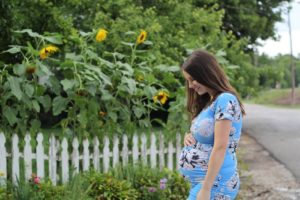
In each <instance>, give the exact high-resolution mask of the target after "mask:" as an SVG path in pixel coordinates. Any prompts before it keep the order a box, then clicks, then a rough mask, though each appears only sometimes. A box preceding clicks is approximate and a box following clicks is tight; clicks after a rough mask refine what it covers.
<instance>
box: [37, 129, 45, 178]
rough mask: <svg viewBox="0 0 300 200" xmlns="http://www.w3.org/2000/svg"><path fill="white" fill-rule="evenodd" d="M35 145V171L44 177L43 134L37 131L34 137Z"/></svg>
mask: <svg viewBox="0 0 300 200" xmlns="http://www.w3.org/2000/svg"><path fill="white" fill-rule="evenodd" d="M36 140H37V146H36V168H37V169H36V171H37V176H38V177H41V178H44V176H45V165H44V162H45V160H44V159H45V158H44V157H45V156H44V146H43V134H42V133H39V134H38V135H37V137H36Z"/></svg>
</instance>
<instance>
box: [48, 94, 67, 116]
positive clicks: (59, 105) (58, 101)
mask: <svg viewBox="0 0 300 200" xmlns="http://www.w3.org/2000/svg"><path fill="white" fill-rule="evenodd" d="M68 103H69V100H68V99H67V98H64V97H61V96H58V97H55V98H54V99H53V103H52V106H53V107H52V112H53V115H54V116H56V115H59V114H60V113H61V112H62V111H63V110H65V109H66V107H67V105H68Z"/></svg>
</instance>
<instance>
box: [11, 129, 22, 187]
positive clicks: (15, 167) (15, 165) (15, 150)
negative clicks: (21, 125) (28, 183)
mask: <svg viewBox="0 0 300 200" xmlns="http://www.w3.org/2000/svg"><path fill="white" fill-rule="evenodd" d="M18 144H19V138H18V136H17V134H14V135H13V140H12V181H13V183H14V184H15V185H16V184H17V180H18V179H19V177H20V166H19V164H20V162H19V157H20V152H19V147H18Z"/></svg>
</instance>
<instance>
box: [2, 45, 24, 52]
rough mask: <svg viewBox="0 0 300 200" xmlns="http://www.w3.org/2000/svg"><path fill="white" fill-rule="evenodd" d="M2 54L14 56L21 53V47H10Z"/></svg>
mask: <svg viewBox="0 0 300 200" xmlns="http://www.w3.org/2000/svg"><path fill="white" fill-rule="evenodd" d="M3 52H7V53H11V54H15V53H19V52H21V46H12V48H10V49H8V50H6V51H3Z"/></svg>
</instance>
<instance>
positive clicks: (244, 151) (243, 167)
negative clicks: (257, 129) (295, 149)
mask: <svg viewBox="0 0 300 200" xmlns="http://www.w3.org/2000/svg"><path fill="white" fill-rule="evenodd" d="M238 157H239V160H240V163H239V168H240V178H241V190H240V192H239V195H238V198H237V199H238V200H248V199H254V200H269V199H270V200H300V183H299V182H297V181H296V178H295V177H294V176H293V175H292V173H291V172H290V171H289V170H288V169H287V168H286V167H285V166H284V165H282V164H281V163H280V162H278V161H277V160H275V159H274V158H273V157H272V156H271V155H270V154H269V153H268V151H266V150H265V149H264V147H263V146H261V145H260V144H259V143H257V142H256V141H255V139H253V138H252V137H250V136H249V135H248V134H247V133H243V134H242V137H241V140H240V142H239V149H238Z"/></svg>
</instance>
